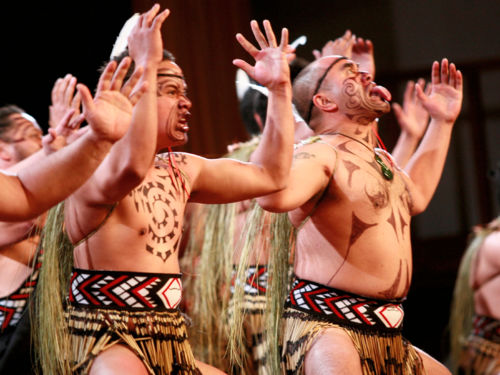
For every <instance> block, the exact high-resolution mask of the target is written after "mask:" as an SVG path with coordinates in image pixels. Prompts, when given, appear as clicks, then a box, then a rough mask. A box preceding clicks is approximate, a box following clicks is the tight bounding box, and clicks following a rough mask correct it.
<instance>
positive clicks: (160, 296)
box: [40, 5, 293, 374]
mask: <svg viewBox="0 0 500 375" xmlns="http://www.w3.org/2000/svg"><path fill="white" fill-rule="evenodd" d="M168 14H169V12H168V10H165V11H163V12H161V13H159V6H158V5H155V6H154V7H153V8H151V10H150V11H148V12H147V13H145V14H143V15H141V16H140V17H139V19H138V21H137V23H136V25H135V26H134V28H133V29H132V32H131V34H130V36H129V39H128V51H129V53H130V56H131V57H132V59H133V60H134V62H135V65H136V66H142V67H143V68H144V73H143V75H142V78H141V79H142V80H143V81H147V83H148V85H147V90H146V92H145V93H144V95H143V96H142V97H141V99H140V100H139V102H138V103H137V104H136V105H135V107H133V108H131V106H130V105H129V104H128V103H126V101H124V99H123V97H121V96H119V95H116V96H115V97H114V98H113V99H114V100H113V101H111V102H108V103H103V100H102V99H103V97H106V96H107V95H108V90H109V89H111V90H113V89H114V88H116V86H118V87H119V86H120V84H119V83H120V82H121V81H122V80H123V75H122V74H121V69H119V72H118V73H117V74H116V75H115V77H114V80H113V81H111V83H110V82H109V81H106V80H104V81H103V82H101V83H100V84H99V87H98V92H97V94H96V97H95V99H94V101H92V98H91V96H90V93H89V92H88V91H87V90H84V89H81V90H80V92H81V94H82V100H83V103H84V107H85V111H84V113H85V115H86V118H87V119H88V121H90V122H92V121H106V122H108V121H120V122H125V123H128V122H131V125H130V128H129V130H128V132H127V134H126V135H125V136H124V138H123V139H122V142H118V143H117V144H116V147H113V148H112V150H111V152H110V154H109V156H108V158H107V159H106V160H105V161H104V162H103V164H102V166H101V167H100V168H99V169H98V170H97V171H96V173H95V174H94V175H93V176H92V178H91V179H90V180H89V181H88V182H87V183H86V184H85V185H84V186H83V187H82V188H81V189H80V190H79V191H77V192H76V193H75V194H74V195H72V196H71V197H70V198H69V199H68V200H67V201H66V203H65V207H64V217H65V219H64V223H65V227H66V230H67V235H68V237H69V239H70V240H71V242H72V243H73V244H74V268H73V273H72V276H71V280H70V281H69V282H70V284H71V285H70V286H69V296H68V303H67V305H66V308H65V311H64V314H65V318H66V319H65V321H66V324H67V326H66V327H56V328H57V329H59V328H60V329H61V331H59V332H62V333H63V336H64V337H66V338H68V339H69V343H68V342H67V341H66V342H65V341H64V340H62V341H59V342H61V343H62V345H63V347H62V348H57V347H56V348H52V349H50V348H47V350H46V351H45V352H44V353H43V354H42V365H46V364H47V365H48V366H50V365H51V363H50V362H51V361H52V362H56V361H54V358H58V359H61V362H60V363H59V364H57V366H58V367H59V368H57V369H54V368H52V369H50V370H48V369H46V368H45V367H44V371H45V372H47V373H55V372H59V371H61V372H63V373H69V372H75V373H84V374H86V373H91V374H93V373H101V372H105V371H117V372H120V371H121V370H122V369H123V368H124V367H126V368H127V369H128V371H129V373H138V374H139V373H140V374H145V373H149V374H171V373H176V374H198V373H200V372H202V373H220V371H218V370H216V369H214V368H212V367H210V366H208V365H205V364H203V363H201V362H199V361H196V360H195V359H194V356H193V354H192V351H191V348H190V346H189V343H188V340H187V334H186V325H185V321H184V318H183V316H182V315H181V314H180V311H179V309H178V305H179V302H180V300H181V298H182V282H181V274H180V267H179V261H178V247H179V244H180V238H181V234H182V224H183V214H184V210H185V205H186V203H187V202H188V201H192V202H199V203H227V202H232V201H241V200H245V199H249V198H252V197H255V196H260V195H263V194H268V193H272V192H276V191H279V190H280V189H282V188H284V187H285V186H286V182H287V178H288V172H289V169H290V165H291V162H292V152H293V116H292V106H291V82H290V77H289V68H288V64H287V61H286V50H285V49H286V46H287V44H288V32H287V30H286V29H283V31H282V35H281V44H279V45H278V44H277V42H276V38H275V36H274V33H273V31H272V29H271V25H270V23H269V22H267V21H264V28H265V36H264V34H263V33H262V32H261V30H260V28H259V26H258V24H257V22H255V21H253V22H252V23H251V27H252V31H253V33H254V36H255V38H256V39H257V41H258V42H259V45H260V47H261V49H258V48H256V47H254V46H253V45H252V44H251V43H250V42H248V41H247V40H246V39H245V38H244V37H243V36H242V35H241V34H238V35H237V40H238V41H239V43H240V44H241V45H242V46H243V48H244V49H245V50H246V51H247V52H249V53H250V55H251V56H252V57H254V58H255V60H256V63H255V66H251V65H250V64H248V63H246V62H244V61H242V60H234V64H235V65H236V66H238V67H240V68H242V69H243V70H245V71H246V72H247V73H248V74H249V75H250V76H251V77H252V78H254V79H255V80H256V81H258V82H259V83H260V84H262V85H264V86H266V87H267V88H268V90H269V104H268V112H267V118H266V127H265V131H264V134H263V136H262V140H261V142H260V145H259V147H258V148H257V149H256V151H255V152H254V158H253V161H252V163H242V162H238V161H236V160H231V159H215V160H209V159H204V158H201V157H199V156H196V155H192V154H186V153H172V152H170V151H169V152H167V153H164V154H161V155H158V156H155V155H156V154H157V153H158V152H162V151H165V150H168V149H169V148H170V147H172V146H178V145H182V144H184V143H185V142H186V141H187V131H188V130H189V127H188V120H189V117H190V114H189V109H190V107H191V102H190V101H189V99H188V98H187V96H186V83H185V80H184V77H183V73H182V70H181V68H180V67H179V66H178V65H177V64H176V63H175V62H174V61H173V58H172V56H171V55H170V54H164V53H163V43H162V39H161V33H160V28H161V25H162V23H163V21H164V20H165V19H166V17H167V16H168ZM128 63H129V62H127V59H124V60H122V62H121V63H120V66H126V65H127V64H128ZM112 64H113V63H111V66H113V65H112ZM107 75H108V74H107V73H106V71H105V73H104V77H107ZM117 103H118V104H120V105H118V106H116V104H117ZM110 104H112V106H111V108H110ZM114 116H115V117H114ZM228 186H230V189H228ZM56 235H57V233H56ZM48 252H49V249H48V248H47V249H46V254H47V253H48ZM70 253H71V251H70ZM45 262H46V264H48V263H49V260H48V259H47V258H46V260H45ZM44 268H45V267H44ZM47 268H48V267H47ZM51 268H52V267H51ZM62 285H63V288H64V286H65V287H66V288H67V287H68V285H65V284H64V282H63V284H62ZM46 287H48V286H46ZM52 289H55V288H54V287H53V286H52ZM66 290H67V289H66ZM45 300H46V301H50V304H53V303H54V302H53V301H54V299H52V300H51V299H47V298H46V299H45ZM47 307H48V308H50V307H52V306H47ZM40 316H43V314H40ZM46 316H49V315H46ZM47 323H48V324H47V325H46V326H45V327H50V325H51V324H52V325H53V324H54V319H53V318H52V317H50V322H47ZM63 325H65V324H63ZM65 329H66V331H67V332H68V334H64V330H65ZM51 341H53V342H57V341H56V340H55V339H54V340H51ZM41 344H42V345H43V343H41ZM64 345H67V346H66V347H64ZM51 350H52V351H51ZM67 350H69V356H70V363H67V362H64V357H65V354H67V353H68V352H67Z"/></svg>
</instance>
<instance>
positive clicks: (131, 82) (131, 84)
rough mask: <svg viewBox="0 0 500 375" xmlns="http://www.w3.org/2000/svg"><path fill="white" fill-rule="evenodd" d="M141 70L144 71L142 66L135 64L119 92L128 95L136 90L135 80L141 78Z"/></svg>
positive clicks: (137, 80)
mask: <svg viewBox="0 0 500 375" xmlns="http://www.w3.org/2000/svg"><path fill="white" fill-rule="evenodd" d="M143 72H144V68H143V67H142V66H137V67H136V68H135V71H134V73H133V74H132V75H131V76H130V78H129V79H128V81H127V82H125V84H124V85H123V87H122V89H121V93H122V94H123V95H124V96H126V97H130V94H131V93H132V91H134V90H136V87H135V86H136V85H137V82H139V80H140V79H141V77H142V73H143Z"/></svg>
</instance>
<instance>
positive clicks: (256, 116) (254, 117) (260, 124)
mask: <svg viewBox="0 0 500 375" xmlns="http://www.w3.org/2000/svg"><path fill="white" fill-rule="evenodd" d="M253 119H254V120H255V122H256V123H257V125H259V129H260V132H261V133H262V131H263V130H264V124H263V123H262V117H260V115H259V114H258V113H254V114H253Z"/></svg>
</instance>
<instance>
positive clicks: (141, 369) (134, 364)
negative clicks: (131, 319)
mask: <svg viewBox="0 0 500 375" xmlns="http://www.w3.org/2000/svg"><path fill="white" fill-rule="evenodd" d="M123 369H127V374H134V375H148V374H149V373H148V370H147V369H146V366H144V363H142V361H141V360H140V359H139V357H138V356H137V355H136V354H135V353H134V352H133V351H132V350H130V349H128V348H127V347H125V346H123V345H118V344H117V345H113V346H112V347H110V348H109V349H106V350H105V351H103V352H102V353H100V354H99V355H98V356H97V357H96V358H95V360H94V363H93V364H92V367H91V368H90V371H89V375H103V374H105V375H114V374H117V375H118V374H123Z"/></svg>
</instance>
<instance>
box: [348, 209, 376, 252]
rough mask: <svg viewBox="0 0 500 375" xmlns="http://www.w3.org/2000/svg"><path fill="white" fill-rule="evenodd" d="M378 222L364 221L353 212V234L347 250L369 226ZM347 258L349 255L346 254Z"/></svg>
mask: <svg viewBox="0 0 500 375" xmlns="http://www.w3.org/2000/svg"><path fill="white" fill-rule="evenodd" d="M375 225H377V223H374V224H369V223H365V222H364V221H362V220H361V219H360V218H359V217H357V216H356V214H355V213H354V212H353V213H352V224H351V235H350V236H349V247H348V248H347V251H349V250H350V248H351V246H352V245H353V244H354V242H356V240H357V239H358V238H359V237H361V235H362V234H363V233H364V232H365V231H366V230H367V229H369V228H371V227H374V226H375ZM346 258H347V255H346Z"/></svg>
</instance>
